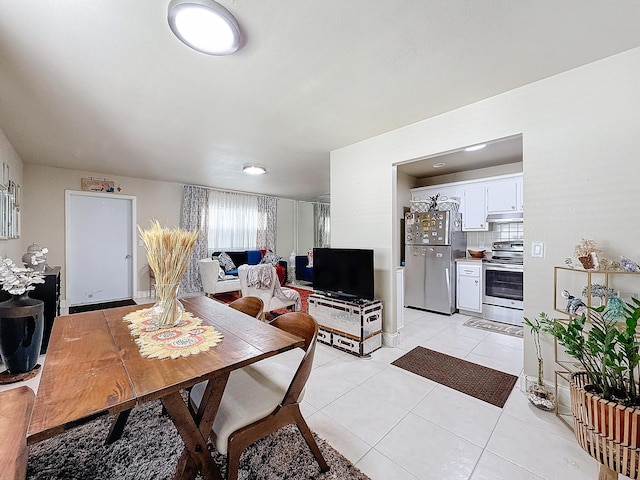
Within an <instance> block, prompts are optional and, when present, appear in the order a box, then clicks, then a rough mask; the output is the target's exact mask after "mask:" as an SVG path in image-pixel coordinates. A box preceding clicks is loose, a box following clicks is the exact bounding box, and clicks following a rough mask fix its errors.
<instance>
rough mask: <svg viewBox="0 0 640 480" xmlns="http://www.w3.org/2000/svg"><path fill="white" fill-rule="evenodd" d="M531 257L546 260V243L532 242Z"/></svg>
mask: <svg viewBox="0 0 640 480" xmlns="http://www.w3.org/2000/svg"><path fill="white" fill-rule="evenodd" d="M531 256H532V257H537V258H544V242H531Z"/></svg>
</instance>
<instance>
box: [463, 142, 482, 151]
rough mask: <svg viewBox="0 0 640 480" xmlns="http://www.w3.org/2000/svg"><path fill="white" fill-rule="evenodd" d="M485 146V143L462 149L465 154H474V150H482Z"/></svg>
mask: <svg viewBox="0 0 640 480" xmlns="http://www.w3.org/2000/svg"><path fill="white" fill-rule="evenodd" d="M486 146H487V144H486V143H480V144H478V145H473V146H471V147H467V148H465V149H464V151H465V152H475V151H476V150H482V149H483V148H484V147H486Z"/></svg>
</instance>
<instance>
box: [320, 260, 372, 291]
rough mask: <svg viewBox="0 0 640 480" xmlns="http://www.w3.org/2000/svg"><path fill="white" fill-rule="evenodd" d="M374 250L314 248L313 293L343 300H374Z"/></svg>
mask: <svg viewBox="0 0 640 480" xmlns="http://www.w3.org/2000/svg"><path fill="white" fill-rule="evenodd" d="M373 270H374V269H373V250H366V249H356V248H314V249H313V289H314V290H316V291H319V292H322V293H324V294H325V295H327V296H334V297H338V298H344V299H359V298H363V299H366V300H373V299H374V280H373V278H374V273H373Z"/></svg>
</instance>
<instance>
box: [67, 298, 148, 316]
mask: <svg viewBox="0 0 640 480" xmlns="http://www.w3.org/2000/svg"><path fill="white" fill-rule="evenodd" d="M129 305H136V302H134V301H133V300H131V299H129V300H118V301H115V302H102V303H91V304H89V305H77V306H75V307H69V313H70V314H71V313H81V312H91V311H93V310H104V309H106V308H116V307H128V306H129Z"/></svg>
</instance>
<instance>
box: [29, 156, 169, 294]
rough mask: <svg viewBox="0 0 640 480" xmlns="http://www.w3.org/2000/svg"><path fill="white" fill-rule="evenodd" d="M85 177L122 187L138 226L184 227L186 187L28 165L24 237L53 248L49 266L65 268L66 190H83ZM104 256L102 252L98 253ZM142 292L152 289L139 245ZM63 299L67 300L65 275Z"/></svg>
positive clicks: (138, 264)
mask: <svg viewBox="0 0 640 480" xmlns="http://www.w3.org/2000/svg"><path fill="white" fill-rule="evenodd" d="M83 177H94V178H107V179H109V180H113V181H114V182H115V185H116V187H120V188H121V191H120V193H122V194H123V195H133V196H135V197H136V203H137V212H136V216H137V224H138V225H140V226H141V227H142V228H147V227H148V226H149V224H150V221H151V220H152V219H156V220H158V221H159V222H160V223H161V224H163V225H166V226H168V227H177V226H179V225H180V211H181V208H182V184H179V183H170V182H155V181H151V180H143V179H139V178H131V177H121V176H117V175H107V174H104V173H99V172H86V171H80V170H69V169H66V168H54V167H45V166H41V165H32V164H26V165H25V166H24V180H25V185H24V194H23V197H24V205H25V207H24V208H25V210H24V212H23V223H22V225H23V227H22V237H23V239H24V240H25V242H26V244H27V245H28V244H30V243H32V242H36V243H38V244H39V245H42V246H43V247H47V248H48V249H49V254H48V259H47V263H48V264H49V265H60V266H62V267H63V268H64V265H65V236H64V228H65V220H64V219H65V212H64V208H65V205H64V198H65V197H64V195H65V190H80V179H81V178H83ZM96 255H100V252H96ZM137 260H138V262H137V265H136V266H135V267H134V268H135V269H136V272H137V275H138V291H145V290H148V285H149V280H148V270H147V256H146V251H145V249H144V247H140V246H138V251H137ZM61 279H62V283H63V285H61V294H60V295H61V298H62V299H64V298H66V297H65V292H66V290H65V286H64V274H63V275H62V276H61Z"/></svg>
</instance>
